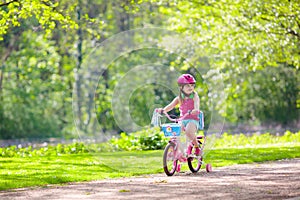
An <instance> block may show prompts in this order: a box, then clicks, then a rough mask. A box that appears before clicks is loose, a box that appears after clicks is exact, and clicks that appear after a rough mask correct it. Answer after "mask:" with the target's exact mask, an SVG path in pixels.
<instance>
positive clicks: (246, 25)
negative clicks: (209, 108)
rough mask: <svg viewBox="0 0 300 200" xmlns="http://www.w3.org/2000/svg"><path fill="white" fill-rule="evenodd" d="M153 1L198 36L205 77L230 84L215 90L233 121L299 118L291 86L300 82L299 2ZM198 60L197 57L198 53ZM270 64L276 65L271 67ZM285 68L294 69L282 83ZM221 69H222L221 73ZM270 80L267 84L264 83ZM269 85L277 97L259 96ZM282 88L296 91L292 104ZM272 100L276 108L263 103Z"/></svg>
mask: <svg viewBox="0 0 300 200" xmlns="http://www.w3.org/2000/svg"><path fill="white" fill-rule="evenodd" d="M152 2H155V3H156V2H157V4H158V5H159V6H160V7H159V11H160V12H161V13H163V14H165V15H167V16H169V20H168V23H170V24H171V25H170V27H171V28H172V29H174V30H177V31H179V32H182V33H185V34H189V35H191V37H193V39H194V43H195V50H194V51H195V55H201V56H202V57H205V56H206V57H207V58H209V64H210V65H208V66H206V67H207V69H206V70H207V71H208V73H207V74H206V75H205V78H206V79H209V80H210V79H213V80H214V82H215V83H217V84H219V85H222V84H224V87H225V88H224V91H218V92H217V93H215V94H212V95H211V96H212V97H213V98H217V99H218V100H217V102H218V105H217V108H218V110H219V112H220V113H221V114H222V115H223V116H225V117H226V118H227V119H228V120H231V121H233V122H239V121H240V120H241V118H242V120H248V121H250V120H256V121H257V122H258V123H263V122H266V121H267V122H268V121H269V120H275V121H277V122H278V121H279V122H280V123H283V124H284V123H287V122H290V121H294V120H299V109H298V110H297V108H299V104H298V103H296V102H295V101H294V99H297V100H296V101H299V99H300V96H299V95H300V94H299V91H294V89H292V88H291V85H297V83H298V82H299V78H298V77H299V68H300V63H299V60H300V57H299V48H298V47H299V41H300V40H299V39H300V34H299V33H300V30H299V29H300V26H299V24H300V18H299V16H300V15H299V9H298V7H299V6H300V5H299V2H298V1H288V0H284V1H282V0H272V1H270V2H266V1H260V0H255V1H253V0H246V1H245V0H243V1H234V2H233V1H230V0H225V1H203V2H196V1H189V2H187V1H180V0H174V1H172V2H169V1H156V0H153V1H152ZM197 60H198V56H197V57H195V61H197ZM271 67H272V68H274V69H273V70H272V71H271V72H270V70H269V69H270V68H271ZM204 68H205V66H204ZM283 68H285V69H286V70H287V71H290V72H289V73H291V74H293V75H292V76H291V77H289V80H288V83H287V84H285V83H283V84H282V82H284V81H285V80H287V79H286V72H284V71H285V70H283ZM260 70H263V72H259V71H260ZM216 71H220V73H221V75H218V73H216ZM275 71H276V72H275ZM280 72H283V73H280ZM253 74H255V77H254V79H252V75H253ZM256 74H258V75H257V76H256ZM275 74H276V75H275ZM258 77H259V79H256V78H258ZM274 79H276V80H277V81H276V82H277V84H275V83H274V82H273V80H274ZM280 79H282V82H281V81H279V80H280ZM265 80H266V81H267V83H265V84H264V83H263V82H264V81H265ZM251 84H254V85H251ZM261 84H263V86H262V87H260V85H261ZM253 86H254V87H255V88H253ZM273 86H274V87H273ZM279 88H280V89H279ZM266 89H267V90H269V91H270V92H268V93H272V94H271V95H272V98H271V97H269V96H268V95H265V97H266V98H268V99H265V98H261V96H260V95H258V94H262V93H265V90H266ZM278 90H284V91H285V92H287V93H289V95H288V96H290V94H291V96H292V97H291V99H293V102H290V104H289V103H288V102H289V101H290V100H289V99H290V97H287V96H285V95H283V96H281V95H280V92H279V93H277V91H278ZM296 90H297V89H296ZM292 91H294V92H292ZM249 94H250V95H249ZM252 94H254V96H252ZM224 97H225V98H224ZM226 97H227V98H226ZM270 101H272V103H271V105H272V108H270V107H268V108H266V109H264V108H261V107H260V106H261V105H267V104H268V103H269V102H270ZM273 101H274V102H273ZM253 104H255V107H254V108H253ZM276 104H277V105H279V106H280V107H281V108H283V107H285V106H287V105H288V110H293V111H294V112H295V115H294V114H293V116H290V118H289V119H284V117H282V118H281V117H279V116H278V113H276V110H278V109H275V108H276V107H277V105H276ZM268 105H270V104H268ZM282 105H284V106H282ZM249 107H250V109H249ZM281 108H280V109H279V110H281ZM251 109H252V110H251ZM253 109H257V111H256V110H253ZM274 110H275V112H274ZM284 110H286V109H284ZM279 113H280V111H279ZM283 115H284V114H283ZM284 116H286V115H284Z"/></svg>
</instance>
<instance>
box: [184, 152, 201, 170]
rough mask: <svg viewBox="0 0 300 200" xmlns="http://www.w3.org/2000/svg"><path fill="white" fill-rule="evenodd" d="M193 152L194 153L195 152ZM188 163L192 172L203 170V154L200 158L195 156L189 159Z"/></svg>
mask: <svg viewBox="0 0 300 200" xmlns="http://www.w3.org/2000/svg"><path fill="white" fill-rule="evenodd" d="M193 148H194V147H193ZM192 152H194V150H193V151H192ZM187 161H188V166H189V168H190V170H191V172H193V173H196V172H198V171H199V170H200V168H201V165H202V155H201V154H200V155H199V156H194V155H193V156H192V157H190V158H188V160H187Z"/></svg>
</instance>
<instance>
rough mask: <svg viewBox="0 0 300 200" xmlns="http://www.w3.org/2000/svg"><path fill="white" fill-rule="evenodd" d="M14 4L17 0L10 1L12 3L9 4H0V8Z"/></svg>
mask: <svg viewBox="0 0 300 200" xmlns="http://www.w3.org/2000/svg"><path fill="white" fill-rule="evenodd" d="M14 2H19V0H12V1H10V2H7V3H3V4H0V7H3V6H8V5H9V4H11V3H14Z"/></svg>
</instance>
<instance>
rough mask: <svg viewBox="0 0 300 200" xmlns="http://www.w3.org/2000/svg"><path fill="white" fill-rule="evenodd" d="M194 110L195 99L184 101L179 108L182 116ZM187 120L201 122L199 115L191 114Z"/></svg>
mask: <svg viewBox="0 0 300 200" xmlns="http://www.w3.org/2000/svg"><path fill="white" fill-rule="evenodd" d="M193 109H194V99H191V98H188V99H183V102H182V104H181V105H180V107H179V111H180V116H183V115H185V114H186V113H188V112H189V111H191V110H193ZM185 119H194V120H197V121H199V117H198V115H197V114H189V115H187V116H186V117H185V118H184V120H185Z"/></svg>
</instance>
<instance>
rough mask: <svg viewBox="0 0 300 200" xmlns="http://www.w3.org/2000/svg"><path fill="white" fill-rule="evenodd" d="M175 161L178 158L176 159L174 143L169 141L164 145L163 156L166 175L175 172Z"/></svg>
mask: <svg viewBox="0 0 300 200" xmlns="http://www.w3.org/2000/svg"><path fill="white" fill-rule="evenodd" d="M177 162H178V160H177V159H176V151H175V144H174V143H169V144H167V146H166V147H165V150H164V157H163V167H164V171H165V173H166V174H167V175H168V176H172V175H173V174H174V173H175V171H176V169H177Z"/></svg>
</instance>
